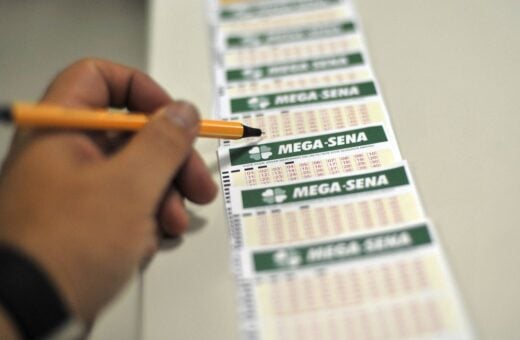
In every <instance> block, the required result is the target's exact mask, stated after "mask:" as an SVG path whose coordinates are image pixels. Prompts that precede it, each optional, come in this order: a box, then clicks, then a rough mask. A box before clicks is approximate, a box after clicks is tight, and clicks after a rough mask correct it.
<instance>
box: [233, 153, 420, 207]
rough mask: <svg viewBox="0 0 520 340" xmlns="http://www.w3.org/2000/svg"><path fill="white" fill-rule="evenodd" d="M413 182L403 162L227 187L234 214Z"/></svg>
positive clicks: (342, 197) (345, 196) (390, 188)
mask: <svg viewBox="0 0 520 340" xmlns="http://www.w3.org/2000/svg"><path fill="white" fill-rule="evenodd" d="M408 185H413V180H412V178H411V175H410V171H409V169H408V166H407V165H406V162H401V163H398V165H394V166H391V167H387V168H380V169H375V170H373V169H371V170H369V171H361V172H353V173H351V174H348V175H342V176H334V177H330V176H328V177H322V178H319V179H315V180H310V181H309V180H307V181H299V182H295V183H290V184H285V185H284V184H278V185H270V186H260V187H257V188H254V189H242V188H235V187H230V190H229V200H230V206H231V207H232V211H233V213H234V214H238V213H244V212H254V211H258V210H267V209H275V208H285V207H286V206H290V205H300V206H301V205H308V204H310V203H314V202H317V201H325V200H331V201H332V200H333V201H334V202H336V203H339V202H341V201H343V200H348V199H350V198H351V197H353V196H358V195H363V194H366V193H370V192H372V191H397V190H399V189H402V188H403V187H406V186H408Z"/></svg>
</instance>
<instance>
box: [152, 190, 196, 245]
mask: <svg viewBox="0 0 520 340" xmlns="http://www.w3.org/2000/svg"><path fill="white" fill-rule="evenodd" d="M158 217H159V221H160V224H161V227H162V229H163V231H164V232H165V233H166V234H168V235H170V236H178V235H180V234H182V233H184V232H185V231H186V230H187V229H188V225H189V222H190V220H189V216H188V213H187V211H186V208H185V205H184V197H182V195H181V194H180V193H179V192H178V191H172V192H171V193H169V194H168V197H166V200H165V201H164V204H163V206H162V207H161V210H160V211H159V216H158Z"/></svg>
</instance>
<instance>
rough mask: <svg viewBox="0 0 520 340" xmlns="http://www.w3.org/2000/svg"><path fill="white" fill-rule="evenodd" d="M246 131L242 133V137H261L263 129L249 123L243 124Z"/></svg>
mask: <svg viewBox="0 0 520 340" xmlns="http://www.w3.org/2000/svg"><path fill="white" fill-rule="evenodd" d="M243 127H244V132H243V133H242V138H244V137H259V136H261V135H262V130H260V129H257V128H252V127H249V126H247V125H243Z"/></svg>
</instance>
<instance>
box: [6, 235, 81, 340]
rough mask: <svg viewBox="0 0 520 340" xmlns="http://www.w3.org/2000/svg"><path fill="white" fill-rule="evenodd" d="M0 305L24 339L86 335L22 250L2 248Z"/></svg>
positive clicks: (43, 273) (41, 272)
mask: <svg viewBox="0 0 520 340" xmlns="http://www.w3.org/2000/svg"><path fill="white" fill-rule="evenodd" d="M0 304H1V305H2V307H3V309H4V311H5V312H6V314H8V315H9V318H10V320H11V321H12V323H11V325H13V324H14V325H16V329H17V331H18V332H19V334H21V335H22V336H23V338H26V339H36V338H38V339H40V338H44V339H58V338H63V336H67V338H77V337H79V336H81V335H82V334H83V328H84V327H82V325H81V324H80V323H79V322H77V321H75V319H74V318H73V317H72V314H71V313H70V311H69V309H68V307H67V305H66V304H65V303H64V301H63V298H62V297H61V295H60V293H59V292H58V290H57V289H56V287H55V285H54V283H53V282H52V281H51V280H50V279H49V276H48V275H47V273H46V272H45V271H44V270H43V269H42V268H41V267H40V266H39V265H38V264H37V263H36V262H34V261H33V260H32V259H30V258H29V257H28V256H27V255H25V254H24V253H22V252H21V251H20V250H18V249H16V248H14V247H12V246H9V245H5V244H0ZM8 324H9V323H8Z"/></svg>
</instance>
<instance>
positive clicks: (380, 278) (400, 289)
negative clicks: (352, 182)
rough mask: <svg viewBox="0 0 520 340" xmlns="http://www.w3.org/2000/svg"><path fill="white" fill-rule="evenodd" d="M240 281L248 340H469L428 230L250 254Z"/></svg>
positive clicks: (405, 229) (424, 226) (418, 226)
mask: <svg viewBox="0 0 520 340" xmlns="http://www.w3.org/2000/svg"><path fill="white" fill-rule="evenodd" d="M250 257H251V269H252V270H253V271H254V272H253V273H252V275H255V276H254V277H253V278H250V279H247V278H246V279H243V280H240V283H239V290H240V294H239V296H240V300H241V302H242V303H241V307H242V308H241V312H242V313H241V316H242V318H243V320H244V321H243V327H242V330H243V334H244V335H245V337H246V338H250V339H258V338H261V339H284V340H285V339H298V340H300V339H316V338H321V339H351V338H352V339H353V338H356V339H358V338H359V339H365V338H381V339H387V338H452V339H455V338H456V339H469V338H471V330H470V328H469V326H468V322H467V320H466V318H465V316H464V313H463V310H462V308H461V305H460V302H459V299H458V296H457V292H456V290H455V288H454V285H453V282H452V280H451V277H450V273H449V270H448V268H447V266H446V263H445V260H444V258H443V256H442V251H441V249H440V246H439V244H438V242H437V238H436V236H435V235H434V233H433V230H432V228H431V226H430V225H429V223H427V222H422V223H415V224H411V225H403V226H400V227H398V228H393V229H388V230H385V231H374V232H372V233H367V234H363V235H357V236H352V237H348V238H342V239H331V240H329V241H327V242H319V243H308V244H305V245H298V246H294V247H285V248H279V249H275V248H274V249H272V250H262V251H258V252H256V251H252V252H250Z"/></svg>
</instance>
